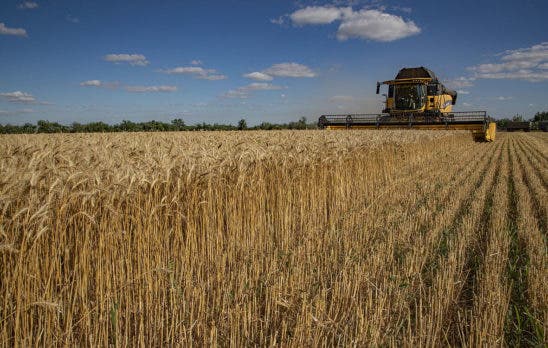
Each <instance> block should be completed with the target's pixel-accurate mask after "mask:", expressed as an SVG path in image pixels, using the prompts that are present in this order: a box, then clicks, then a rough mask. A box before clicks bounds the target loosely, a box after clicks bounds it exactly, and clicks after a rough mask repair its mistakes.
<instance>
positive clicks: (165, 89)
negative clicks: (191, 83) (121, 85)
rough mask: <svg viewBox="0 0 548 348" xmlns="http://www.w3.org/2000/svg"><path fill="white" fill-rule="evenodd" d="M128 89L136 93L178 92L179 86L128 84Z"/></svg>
mask: <svg viewBox="0 0 548 348" xmlns="http://www.w3.org/2000/svg"><path fill="white" fill-rule="evenodd" d="M125 89H126V91H128V92H134V93H145V92H176V91H177V86H126V87H125Z"/></svg>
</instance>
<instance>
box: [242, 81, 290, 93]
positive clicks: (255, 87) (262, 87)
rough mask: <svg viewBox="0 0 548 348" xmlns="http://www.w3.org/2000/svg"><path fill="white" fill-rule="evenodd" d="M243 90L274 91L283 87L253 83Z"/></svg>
mask: <svg viewBox="0 0 548 348" xmlns="http://www.w3.org/2000/svg"><path fill="white" fill-rule="evenodd" d="M241 88H242V89H243V90H246V91H274V90H278V89H283V87H282V86H276V85H273V84H271V83H266V82H253V83H250V84H249V85H247V86H244V87H241Z"/></svg>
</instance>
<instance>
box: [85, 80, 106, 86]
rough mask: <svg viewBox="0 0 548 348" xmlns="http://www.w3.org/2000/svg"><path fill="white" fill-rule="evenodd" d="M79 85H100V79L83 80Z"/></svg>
mask: <svg viewBox="0 0 548 348" xmlns="http://www.w3.org/2000/svg"><path fill="white" fill-rule="evenodd" d="M80 86H94V87H100V86H101V81H99V80H89V81H84V82H80Z"/></svg>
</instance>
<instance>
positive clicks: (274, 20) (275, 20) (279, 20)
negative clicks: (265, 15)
mask: <svg viewBox="0 0 548 348" xmlns="http://www.w3.org/2000/svg"><path fill="white" fill-rule="evenodd" d="M286 18H287V16H286V15H284V16H280V17H278V18H272V19H271V20H270V23H272V24H278V25H282V24H284V23H285V19H286Z"/></svg>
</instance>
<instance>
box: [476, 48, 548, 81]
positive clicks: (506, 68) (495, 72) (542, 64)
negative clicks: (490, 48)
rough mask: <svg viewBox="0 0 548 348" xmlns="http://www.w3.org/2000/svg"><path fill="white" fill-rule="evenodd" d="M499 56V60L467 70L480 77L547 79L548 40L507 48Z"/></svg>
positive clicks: (527, 79) (528, 79)
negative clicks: (507, 49) (527, 45)
mask: <svg viewBox="0 0 548 348" xmlns="http://www.w3.org/2000/svg"><path fill="white" fill-rule="evenodd" d="M499 56H500V57H501V58H500V61H499V62H496V63H486V64H479V65H475V66H472V67H469V68H468V70H470V71H472V72H473V73H474V77H476V78H482V79H515V80H526V81H530V82H539V81H546V80H548V71H546V70H547V69H548V42H543V43H540V44H538V45H533V46H531V47H528V48H521V49H517V50H509V51H506V52H504V53H502V54H500V55H499Z"/></svg>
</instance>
